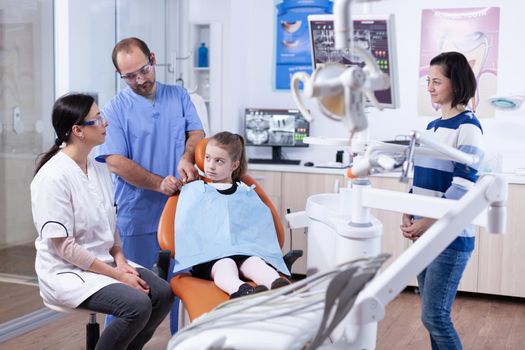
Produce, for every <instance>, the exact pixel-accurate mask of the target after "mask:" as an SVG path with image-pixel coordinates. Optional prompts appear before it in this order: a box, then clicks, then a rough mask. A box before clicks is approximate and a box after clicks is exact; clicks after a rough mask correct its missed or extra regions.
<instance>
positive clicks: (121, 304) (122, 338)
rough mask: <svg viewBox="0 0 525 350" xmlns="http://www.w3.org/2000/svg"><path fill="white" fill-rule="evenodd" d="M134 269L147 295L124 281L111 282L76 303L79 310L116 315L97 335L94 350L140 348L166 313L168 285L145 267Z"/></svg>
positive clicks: (169, 291)
mask: <svg viewBox="0 0 525 350" xmlns="http://www.w3.org/2000/svg"><path fill="white" fill-rule="evenodd" d="M137 271H138V272H139V275H140V278H142V279H143V280H144V281H146V283H147V284H148V285H149V287H150V293H149V295H146V294H144V293H143V292H140V291H138V290H136V289H134V288H131V287H129V286H127V285H125V284H123V283H113V284H110V285H108V286H106V287H104V288H102V289H100V290H99V291H98V292H96V293H95V294H93V295H92V296H90V297H89V298H87V299H86V300H85V301H84V302H83V303H82V304H80V305H79V308H81V309H87V310H92V311H95V312H101V313H105V314H109V315H113V316H115V318H114V319H113V321H112V322H111V324H110V325H107V326H106V327H105V329H104V331H103V332H102V334H101V335H100V339H99V340H98V343H97V346H96V348H95V349H96V350H106V349H108V350H109V349H111V350H121V349H122V350H123V349H127V350H136V349H142V348H143V347H144V344H146V343H147V342H148V340H150V339H151V337H152V336H153V333H154V332H155V329H157V327H158V326H159V324H160V323H161V322H162V320H164V318H165V317H166V315H167V314H168V313H169V311H170V309H171V305H172V303H173V294H172V292H171V287H170V285H169V284H168V283H167V282H166V281H164V280H162V279H160V278H159V277H157V276H156V275H155V274H153V272H151V271H149V270H147V269H143V268H138V269H137Z"/></svg>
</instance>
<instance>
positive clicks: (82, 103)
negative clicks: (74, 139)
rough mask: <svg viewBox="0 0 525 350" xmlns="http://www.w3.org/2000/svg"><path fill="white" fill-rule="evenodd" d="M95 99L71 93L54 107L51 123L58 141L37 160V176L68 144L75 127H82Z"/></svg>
mask: <svg viewBox="0 0 525 350" xmlns="http://www.w3.org/2000/svg"><path fill="white" fill-rule="evenodd" d="M93 103H95V99H94V98H93V97H92V96H90V95H86V94H78V93H70V94H67V95H64V96H62V97H60V98H59V99H58V100H56V101H55V104H54V105H53V112H52V114H51V122H52V124H53V128H54V129H55V134H56V139H55V143H54V144H53V146H52V147H51V148H50V149H49V151H47V152H45V153H42V154H40V155H39V156H38V158H37V165H36V170H35V175H36V174H37V173H38V171H39V170H40V168H42V166H43V165H44V164H46V163H47V161H48V160H50V159H51V158H52V157H53V156H54V155H55V154H57V152H58V151H59V150H60V146H61V145H62V143H64V142H65V143H68V142H69V139H70V137H71V128H73V125H80V124H81V123H82V122H83V121H84V119H85V118H86V117H87V115H88V114H89V111H90V110H91V107H92V106H93Z"/></svg>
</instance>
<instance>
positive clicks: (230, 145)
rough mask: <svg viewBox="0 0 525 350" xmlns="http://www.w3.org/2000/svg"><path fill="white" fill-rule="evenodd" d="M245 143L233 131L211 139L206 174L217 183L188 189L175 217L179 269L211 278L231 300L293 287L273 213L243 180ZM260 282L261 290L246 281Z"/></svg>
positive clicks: (205, 163)
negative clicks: (283, 275)
mask: <svg viewBox="0 0 525 350" xmlns="http://www.w3.org/2000/svg"><path fill="white" fill-rule="evenodd" d="M246 168H247V164H246V155H245V150H244V139H243V138H242V137H241V136H239V135H237V134H232V133H229V132H220V133H218V134H216V135H215V136H213V137H211V138H210V139H209V141H208V144H207V146H206V157H205V161H204V172H205V174H206V177H207V178H208V179H210V180H211V181H212V182H210V183H208V184H206V183H204V182H203V181H200V180H199V181H194V182H191V183H189V184H186V185H184V186H183V187H182V190H181V193H180V197H179V201H178V204H177V215H176V218H175V247H176V254H175V269H174V272H179V271H181V270H184V269H187V268H189V267H191V268H192V269H191V273H192V274H193V275H194V276H196V277H200V278H206V279H211V280H213V281H214V282H215V284H216V285H217V286H218V287H219V288H220V289H222V290H223V291H225V292H226V293H228V294H229V295H230V298H237V297H240V296H243V295H248V294H253V293H257V292H261V291H265V290H268V289H275V288H278V287H282V286H285V285H288V284H290V282H289V281H288V280H287V279H286V278H284V277H279V274H278V273H277V271H276V270H278V271H280V272H281V273H283V274H286V275H290V272H289V271H288V268H287V267H286V265H285V263H284V260H283V258H282V253H281V250H280V248H279V244H278V241H277V235H276V232H275V227H274V222H273V218H272V214H271V212H270V209H269V208H268V207H267V206H266V205H265V204H264V203H263V202H262V201H261V199H260V198H259V196H258V195H257V193H256V192H255V191H254V189H253V187H254V186H252V187H248V186H246V185H245V184H243V183H241V182H240V179H241V177H242V176H243V175H244V173H245V172H246ZM241 277H242V278H244V279H247V280H251V281H253V282H255V283H256V284H257V286H256V287H252V286H251V285H249V284H248V283H245V282H244V281H243V280H242V279H241Z"/></svg>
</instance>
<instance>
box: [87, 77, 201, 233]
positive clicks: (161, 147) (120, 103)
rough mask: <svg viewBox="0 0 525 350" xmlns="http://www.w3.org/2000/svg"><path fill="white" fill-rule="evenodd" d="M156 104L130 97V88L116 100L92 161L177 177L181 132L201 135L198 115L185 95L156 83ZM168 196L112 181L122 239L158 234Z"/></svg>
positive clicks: (183, 137) (106, 114)
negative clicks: (117, 159)
mask: <svg viewBox="0 0 525 350" xmlns="http://www.w3.org/2000/svg"><path fill="white" fill-rule="evenodd" d="M156 84H157V86H156V93H155V102H152V101H151V100H148V99H147V98H146V97H143V96H140V95H138V94H136V93H134V92H133V91H132V90H131V89H130V88H129V87H127V88H126V89H125V90H123V91H121V92H120V93H119V94H118V95H116V96H115V97H114V98H113V99H112V100H111V101H110V102H109V103H108V104H107V105H106V106H105V107H104V108H103V111H102V114H103V115H104V117H105V118H107V120H108V123H109V125H108V128H107V136H106V141H105V143H104V144H102V145H100V146H99V148H98V152H97V158H96V159H97V160H98V161H100V162H104V161H105V156H108V155H112V154H117V155H121V156H124V157H126V158H129V159H131V160H132V161H134V162H135V163H137V164H139V165H140V166H141V167H143V168H144V169H146V170H148V171H150V172H152V173H154V174H157V175H159V176H161V177H166V176H168V175H174V176H176V177H177V178H180V176H179V174H178V173H177V164H178V163H179V160H180V159H181V156H182V154H183V153H184V148H185V144H186V132H187V131H192V130H202V124H201V122H200V119H199V116H198V115H197V111H196V110H195V107H194V106H193V103H192V102H191V100H190V97H189V95H188V94H187V92H186V90H185V89H183V88H181V87H180V86H176V85H165V84H161V83H159V82H157V83H156ZM167 198H168V197H167V196H165V195H163V194H161V193H159V192H154V191H149V190H145V189H142V188H137V187H135V186H133V185H130V184H128V183H127V182H126V181H125V180H124V179H122V178H121V177H120V176H115V202H116V204H117V208H118V212H117V226H118V228H119V231H120V234H121V235H122V236H135V235H140V234H144V233H151V232H156V231H157V226H158V222H159V218H160V214H161V212H162V209H163V208H164V204H165V203H166V200H167Z"/></svg>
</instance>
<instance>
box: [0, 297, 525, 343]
mask: <svg viewBox="0 0 525 350" xmlns="http://www.w3.org/2000/svg"><path fill="white" fill-rule="evenodd" d="M419 312H420V305H419V297H418V296H417V295H416V294H414V293H413V292H412V291H407V292H404V293H402V294H401V295H399V296H398V297H397V298H396V299H395V300H394V301H393V302H392V303H390V304H389V305H388V306H387V312H386V318H385V319H384V320H382V321H381V322H380V323H379V329H378V340H377V349H378V350H416V349H417V350H421V349H430V342H429V340H428V336H427V333H426V331H425V329H424V327H423V325H422V324H421V322H420V321H419ZM453 319H454V323H455V325H456V328H457V329H458V331H459V333H460V335H461V338H462V341H463V346H464V348H465V349H475V350H498V349H501V350H522V349H525V301H524V300H522V299H502V298H493V297H491V298H488V297H485V296H482V297H480V296H473V295H459V296H458V298H457V300H456V303H455V304H454V308H453ZM86 321H87V318H86V316H84V315H77V314H67V315H65V316H64V317H62V318H60V319H59V320H57V321H54V322H52V323H51V324H48V325H46V326H44V327H42V328H40V329H38V330H34V331H32V332H30V333H27V334H24V335H22V336H19V337H17V338H14V339H11V340H9V341H7V342H5V343H3V344H0V350H8V349H9V350H10V349H28V350H29V349H35V350H36V349H63V350H68V349H83V348H84V342H85V338H84V337H85V333H84V329H85V323H86ZM101 321H102V316H99V322H101ZM168 340H169V324H168V320H167V319H166V320H165V321H164V322H163V323H162V325H161V326H160V327H159V329H157V332H156V333H155V336H154V338H153V339H152V340H151V341H150V342H149V343H148V344H147V346H146V347H145V349H149V350H156V349H159V350H160V349H165V348H166V344H167V342H168Z"/></svg>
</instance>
